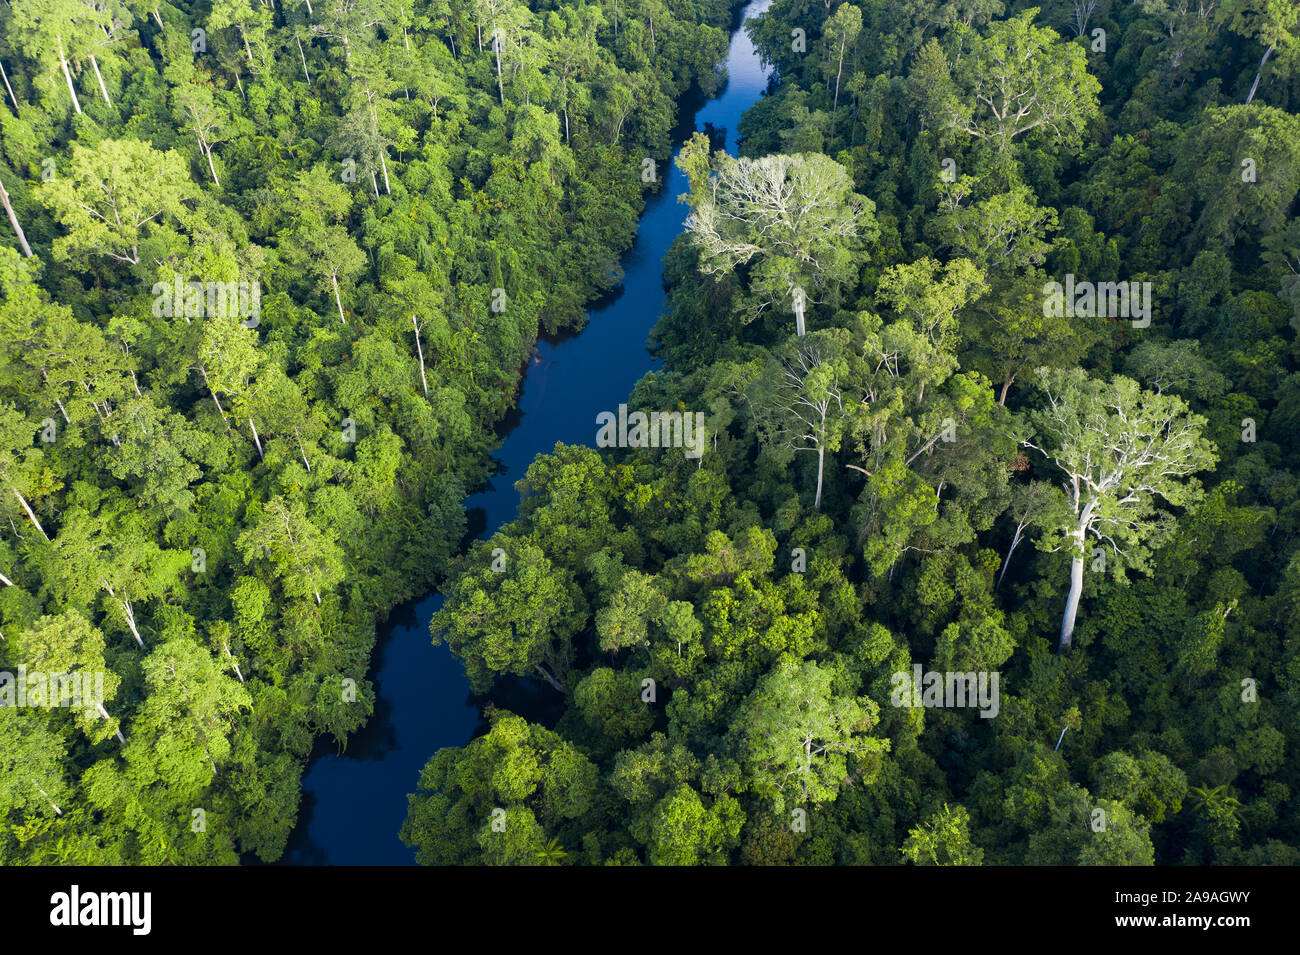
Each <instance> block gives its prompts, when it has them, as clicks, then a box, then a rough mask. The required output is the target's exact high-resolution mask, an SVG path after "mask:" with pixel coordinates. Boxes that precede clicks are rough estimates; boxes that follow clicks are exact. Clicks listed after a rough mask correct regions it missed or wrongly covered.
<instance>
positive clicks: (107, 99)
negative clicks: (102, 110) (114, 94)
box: [90, 53, 113, 106]
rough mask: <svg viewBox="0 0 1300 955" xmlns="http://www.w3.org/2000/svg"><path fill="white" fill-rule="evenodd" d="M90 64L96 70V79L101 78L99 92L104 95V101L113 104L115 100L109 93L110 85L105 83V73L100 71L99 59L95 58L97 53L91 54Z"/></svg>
mask: <svg viewBox="0 0 1300 955" xmlns="http://www.w3.org/2000/svg"><path fill="white" fill-rule="evenodd" d="M90 66H91V69H93V70H94V71H95V79H97V80H99V92H100V95H101V96H103V97H104V102H105V103H107V104H108V105H109V106H112V105H113V100H112V99H111V98H110V97H109V95H108V87H107V86H105V85H104V74H103V73H101V72H99V61H98V60H96V59H95V54H93V53H92V54H90Z"/></svg>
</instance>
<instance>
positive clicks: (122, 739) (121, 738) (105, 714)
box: [95, 703, 126, 746]
mask: <svg viewBox="0 0 1300 955" xmlns="http://www.w3.org/2000/svg"><path fill="white" fill-rule="evenodd" d="M95 709H97V710H99V715H100V716H101V717H103V718H104V719H106V720H108V719H112V717H111V716H109V715H108V710H106V709H104V704H103V703H96V704H95ZM117 741H118V742H119V743H121V744H122V745H123V746H125V745H126V737H125V736H123V735H122V731H121V730H120V729H119V730H118V731H117Z"/></svg>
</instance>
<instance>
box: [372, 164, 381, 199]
mask: <svg viewBox="0 0 1300 955" xmlns="http://www.w3.org/2000/svg"><path fill="white" fill-rule="evenodd" d="M370 188H371V189H373V190H374V191H375V198H376V199H378V198H379V181H378V180H377V179H375V171H374V170H373V169H372V170H370Z"/></svg>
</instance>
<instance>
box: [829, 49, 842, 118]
mask: <svg viewBox="0 0 1300 955" xmlns="http://www.w3.org/2000/svg"><path fill="white" fill-rule="evenodd" d="M844 43H845V41H844V40H841V41H840V63H839V66H837V67H836V69H835V101H834V102H833V103H832V104H831V128H832V129H834V128H835V114H836V113H838V112H839V109H840V75H841V74H842V73H843V72H844Z"/></svg>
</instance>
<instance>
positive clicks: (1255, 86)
mask: <svg viewBox="0 0 1300 955" xmlns="http://www.w3.org/2000/svg"><path fill="white" fill-rule="evenodd" d="M1272 53H1273V44H1272V43H1270V44H1269V45H1268V49H1267V50H1265V51H1264V58H1263V59H1262V60H1260V61H1259V72H1257V73H1256V74H1255V82H1254V83H1251V84H1250V95H1249V96H1247V97H1246V105H1247V106H1249V105H1250V101H1251V100H1253V99H1254V98H1255V91H1256V90H1258V89H1259V78H1260V77H1261V76H1263V75H1264V64H1266V63H1267V62H1268V58H1269V56H1270V55H1271V54H1272Z"/></svg>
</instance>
